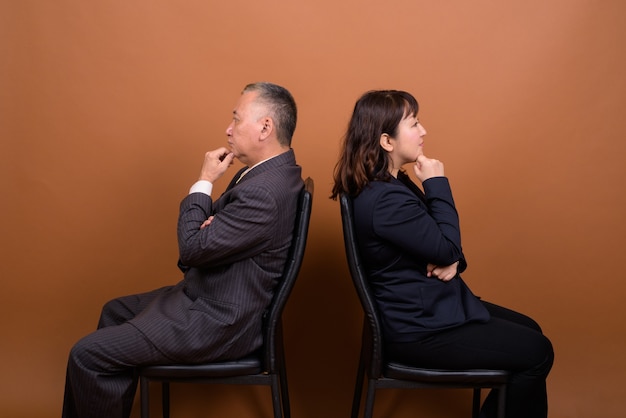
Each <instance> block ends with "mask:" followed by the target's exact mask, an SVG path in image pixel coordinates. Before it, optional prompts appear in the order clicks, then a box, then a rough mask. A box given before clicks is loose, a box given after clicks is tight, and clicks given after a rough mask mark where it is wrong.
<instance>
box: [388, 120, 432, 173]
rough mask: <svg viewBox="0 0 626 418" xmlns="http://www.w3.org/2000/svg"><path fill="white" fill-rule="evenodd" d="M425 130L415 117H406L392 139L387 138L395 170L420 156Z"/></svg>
mask: <svg viewBox="0 0 626 418" xmlns="http://www.w3.org/2000/svg"><path fill="white" fill-rule="evenodd" d="M425 135H426V129H424V127H423V126H422V124H421V123H420V121H419V119H418V118H417V115H406V116H405V117H404V118H403V119H402V120H401V121H400V123H399V124H398V129H397V130H396V134H395V135H394V136H393V137H389V140H390V143H391V144H392V145H393V150H391V152H390V153H389V156H390V157H391V159H392V161H393V165H394V167H395V168H400V167H402V166H403V165H404V164H407V163H412V162H415V161H416V160H417V157H418V156H420V155H422V154H423V152H422V147H423V145H424V136H425Z"/></svg>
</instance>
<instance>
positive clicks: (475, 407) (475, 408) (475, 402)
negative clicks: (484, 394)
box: [472, 388, 480, 418]
mask: <svg viewBox="0 0 626 418" xmlns="http://www.w3.org/2000/svg"><path fill="white" fill-rule="evenodd" d="M479 414H480V388H474V396H473V399H472V417H473V418H478V415H479Z"/></svg>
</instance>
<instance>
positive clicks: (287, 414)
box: [279, 362, 291, 418]
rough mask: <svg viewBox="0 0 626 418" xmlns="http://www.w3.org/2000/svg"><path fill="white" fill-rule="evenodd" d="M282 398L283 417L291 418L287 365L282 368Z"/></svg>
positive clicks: (280, 381)
mask: <svg viewBox="0 0 626 418" xmlns="http://www.w3.org/2000/svg"><path fill="white" fill-rule="evenodd" d="M279 373H280V380H279V384H280V397H281V399H282V401H283V417H284V418H291V405H290V404H289V388H288V387H287V371H286V369H285V364H284V362H283V366H282V367H281V368H280V372H279Z"/></svg>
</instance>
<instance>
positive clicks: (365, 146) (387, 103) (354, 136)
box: [330, 90, 419, 199]
mask: <svg viewBox="0 0 626 418" xmlns="http://www.w3.org/2000/svg"><path fill="white" fill-rule="evenodd" d="M418 110H419V105H418V103H417V100H415V98H414V97H413V96H412V95H411V94H409V93H407V92H405V91H399V90H373V91H369V92H367V93H365V94H364V95H363V96H361V98H360V99H359V100H358V101H357V102H356V104H355V105H354V111H353V112H352V118H351V119H350V123H349V124H348V130H347V131H346V134H345V136H344V138H343V144H342V147H341V151H340V154H339V161H337V165H336V166H335V171H334V176H333V177H334V183H335V184H334V186H333V190H332V194H331V196H330V197H331V199H337V196H338V195H340V194H342V193H345V194H347V195H349V196H352V197H354V196H356V195H358V194H359V193H360V192H361V191H362V190H363V188H364V187H365V186H366V185H367V184H368V183H369V182H371V181H374V180H381V181H389V180H390V178H391V174H390V173H389V158H388V156H387V152H386V151H385V150H384V149H383V148H382V147H381V146H380V137H381V135H382V134H385V133H386V134H388V135H389V136H392V137H394V136H396V134H397V129H398V124H399V123H400V121H401V120H402V119H403V118H404V117H406V116H408V115H417V112H418Z"/></svg>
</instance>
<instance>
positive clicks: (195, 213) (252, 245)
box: [178, 187, 278, 267]
mask: <svg viewBox="0 0 626 418" xmlns="http://www.w3.org/2000/svg"><path fill="white" fill-rule="evenodd" d="M230 199H231V200H230V201H229V202H228V204H227V205H225V206H224V207H223V208H222V209H221V210H220V211H219V212H218V213H215V214H214V216H215V218H214V219H213V222H212V223H211V224H210V225H209V226H208V227H206V228H204V229H200V225H201V224H202V223H203V222H204V221H205V220H206V219H207V218H208V217H209V216H210V215H211V214H212V207H213V202H212V200H211V198H210V197H209V196H207V195H204V194H202V193H192V194H190V195H188V196H187V197H185V199H183V201H182V202H181V205H180V215H179V219H178V248H179V257H180V263H182V264H183V265H185V266H188V267H200V266H203V265H206V266H208V265H210V266H217V265H222V264H232V263H233V262H236V261H239V260H242V259H249V258H251V257H254V256H255V255H257V254H259V253H261V252H262V251H263V250H265V249H266V248H267V247H268V245H269V241H270V239H269V238H270V237H271V236H272V234H273V229H274V225H275V222H276V213H277V207H278V205H277V202H276V199H275V197H274V196H273V195H272V194H271V193H270V192H269V191H268V190H267V189H265V188H264V187H241V188H239V190H238V191H237V193H232V194H231V197H230Z"/></svg>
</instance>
